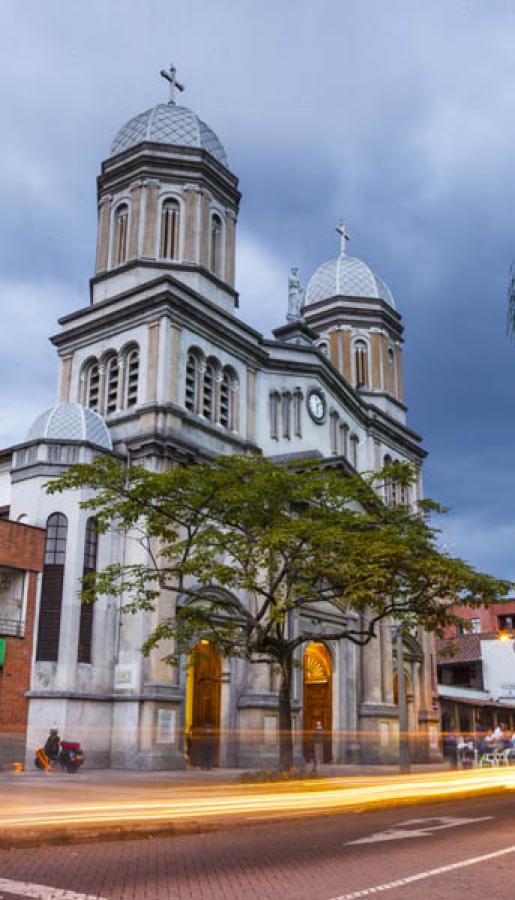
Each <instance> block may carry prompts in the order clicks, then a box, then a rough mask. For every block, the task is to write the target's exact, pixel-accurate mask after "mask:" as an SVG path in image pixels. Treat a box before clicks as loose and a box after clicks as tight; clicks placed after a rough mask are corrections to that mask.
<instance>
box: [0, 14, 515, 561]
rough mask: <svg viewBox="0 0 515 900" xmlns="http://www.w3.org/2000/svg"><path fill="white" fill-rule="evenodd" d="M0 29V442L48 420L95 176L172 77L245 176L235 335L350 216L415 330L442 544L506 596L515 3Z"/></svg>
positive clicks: (411, 345) (358, 243)
mask: <svg viewBox="0 0 515 900" xmlns="http://www.w3.org/2000/svg"><path fill="white" fill-rule="evenodd" d="M1 16H2V27H1V37H0V51H1V52H0V71H1V75H2V77H1V78H0V104H1V109H2V127H1V129H0V134H1V140H0V196H1V207H2V215H1V218H0V302H1V304H2V329H1V331H0V354H1V356H0V359H1V367H0V377H1V391H0V445H2V446H6V445H9V444H11V443H14V442H16V441H18V440H21V439H22V438H23V436H24V434H25V431H26V429H27V427H28V426H29V424H30V422H31V420H32V419H33V418H34V417H35V416H36V415H37V413H38V412H40V411H41V409H43V408H44V407H45V406H47V405H49V404H50V403H51V402H53V399H54V391H55V376H56V365H55V357H54V353H53V350H52V349H51V348H50V346H49V345H48V342H47V337H48V335H49V334H51V333H53V332H54V331H56V330H57V328H56V319H57V317H58V316H59V315H62V314H64V313H67V312H70V311H72V310H73V309H75V308H77V307H78V306H80V305H85V304H86V303H87V302H88V278H89V277H90V276H91V274H92V270H93V261H94V251H95V240H96V198H95V177H96V174H97V172H98V169H99V165H100V161H101V160H102V158H103V157H105V156H106V155H107V153H108V151H109V147H110V142H111V140H112V137H113V135H114V133H115V132H116V130H117V129H118V127H119V126H121V125H122V124H123V123H124V121H126V120H127V119H128V118H130V117H131V116H132V115H135V114H136V113H138V112H140V111H142V110H143V109H146V108H147V107H149V106H151V105H153V104H154V103H156V102H159V101H160V100H163V99H164V98H165V97H166V85H165V84H164V83H163V82H162V81H161V79H160V78H159V70H160V68H161V67H162V66H164V65H168V63H169V62H170V60H171V59H172V60H173V61H174V63H175V64H176V65H177V68H178V72H179V75H180V77H181V79H182V80H184V82H185V83H186V88H187V90H186V93H185V94H184V95H183V102H184V103H185V104H186V105H189V106H191V107H192V108H193V109H194V110H195V111H196V112H197V113H198V114H199V115H200V116H201V117H202V118H204V119H205V120H206V121H207V122H208V123H209V124H210V125H211V126H212V127H213V128H214V130H215V131H216V132H217V133H218V134H219V136H220V137H221V139H222V141H223V142H224V144H225V146H226V148H227V151H228V155H229V159H230V163H231V168H232V169H233V171H235V172H236V173H237V174H238V176H239V177H240V186H241V190H242V192H243V201H242V208H241V216H240V220H239V225H238V235H239V236H238V265H237V279H238V283H237V286H238V289H239V290H240V292H241V298H240V313H241V315H242V317H244V318H245V319H246V320H247V321H249V322H250V323H251V324H252V325H254V326H257V327H259V328H260V329H263V330H265V331H266V332H269V331H270V330H271V329H272V328H273V327H275V326H277V325H278V324H280V323H281V322H280V320H281V318H282V313H281V312H280V311H281V308H283V309H284V310H286V283H287V274H288V269H289V267H290V266H291V265H298V266H299V267H300V270H301V275H302V278H303V281H304V283H306V282H307V280H308V278H309V276H310V274H311V273H312V271H313V270H314V268H315V267H316V266H317V265H318V264H319V263H320V262H322V261H323V260H325V259H327V258H329V257H330V256H332V255H334V254H335V252H336V247H337V242H336V235H335V233H334V226H335V224H336V221H337V220H338V219H339V218H340V217H343V219H344V221H345V223H346V225H347V228H348V230H349V232H350V234H351V244H350V247H349V252H350V253H352V254H353V255H356V256H359V257H361V258H362V259H364V260H365V261H366V262H367V263H369V265H371V266H372V268H374V269H375V270H376V271H377V272H378V274H380V275H381V276H382V277H383V278H384V280H385V281H386V282H387V283H388V285H389V286H390V288H391V290H392V292H393V294H394V297H395V300H396V304H397V308H398V310H399V311H400V312H401V314H402V316H403V320H404V324H405V326H406V348H405V365H406V368H405V382H406V394H407V400H408V404H409V408H410V412H409V423H410V424H411V426H412V427H413V428H415V429H416V430H418V431H420V432H421V433H422V434H423V436H424V439H425V445H426V447H427V449H428V450H429V453H430V456H429V459H428V461H427V465H426V469H425V488H426V492H427V493H428V494H429V495H431V496H434V497H436V498H437V499H440V500H441V501H442V502H444V503H445V504H448V505H449V506H450V507H452V510H453V511H452V513H451V514H450V516H449V518H448V521H447V522H446V523H445V529H444V537H443V539H444V540H445V541H446V542H447V543H448V544H449V545H450V546H451V547H452V549H453V551H454V552H456V553H460V554H461V555H463V556H465V557H466V558H467V559H469V560H470V561H471V562H473V563H474V564H475V565H477V566H478V567H482V568H486V569H490V570H491V571H492V572H494V573H495V574H498V575H504V576H507V577H515V510H514V504H513V497H514V493H515V491H514V489H515V472H514V468H515V467H514V464H513V456H514V453H513V447H514V446H515V409H514V406H515V403H514V401H515V346H513V345H512V344H511V343H510V342H509V341H508V339H507V338H506V334H505V319H506V287H507V278H508V270H509V266H510V263H511V260H512V258H513V257H514V256H515V152H514V148H515V55H514V54H513V37H514V28H515V5H514V4H513V3H511V2H499V0H497V2H496V0H490V2H488V3H484V2H480V0H476V2H474V0H470V2H465V0H454V2H453V3H449V2H448V0H442V2H435V0H433V2H432V3H431V4H427V3H413V0H391V2H389V3H388V4H385V3H384V2H373V0H324V2H320V0H319V2H315V0H312V2H306V0H297V2H295V3H277V2H271V0H264V2H262V3H255V2H250V0H232V2H228V0H217V2H216V3H215V2H208V0H203V2H199V0H193V2H192V0H190V2H188V3H184V2H176V0H162V2H161V0H154V2H152V0H149V2H143V0H141V2H130V0H124V2H122V0H90V2H89V3H87V4H84V3H80V2H64V0H60V2H55V0H46V2H45V3H44V4H42V3H40V2H31V0H25V2H24V3H23V4H20V3H17V2H14V0H13V2H11V0H4V2H3V4H2V9H1Z"/></svg>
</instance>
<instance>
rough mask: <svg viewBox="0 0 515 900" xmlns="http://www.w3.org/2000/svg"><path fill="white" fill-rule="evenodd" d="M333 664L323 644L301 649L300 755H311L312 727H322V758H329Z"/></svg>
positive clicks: (330, 749) (330, 758)
mask: <svg viewBox="0 0 515 900" xmlns="http://www.w3.org/2000/svg"><path fill="white" fill-rule="evenodd" d="M332 676H333V668H332V664H331V657H330V656H329V652H328V650H327V647H326V646H325V644H319V643H316V642H314V641H313V642H312V643H311V644H308V646H307V648H306V651H305V653H304V756H305V758H306V759H312V758H313V731H314V728H315V726H316V724H317V722H321V723H322V727H323V729H324V762H326V763H327V762H331V760H332V729H333V708H332V707H333V698H332Z"/></svg>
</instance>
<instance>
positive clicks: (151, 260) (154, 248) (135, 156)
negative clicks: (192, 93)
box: [91, 65, 240, 311]
mask: <svg viewBox="0 0 515 900" xmlns="http://www.w3.org/2000/svg"><path fill="white" fill-rule="evenodd" d="M161 75H162V76H163V78H165V79H166V81H167V82H168V83H169V99H168V102H167V103H158V104H157V105H156V106H154V107H152V108H151V109H148V110H146V111H145V112H143V113H140V114H139V115H137V116H135V117H134V118H132V119H130V120H129V121H128V122H127V123H126V124H125V125H123V126H122V128H120V130H119V131H118V133H117V134H116V136H115V138H114V141H113V144H112V147H111V152H110V154H109V156H108V157H107V159H106V160H104V162H103V163H102V168H101V173H100V175H99V177H98V181H97V194H98V239H97V256H96V271H95V275H94V277H93V278H92V279H91V298H92V303H93V304H95V303H98V302H101V301H104V300H108V299H110V298H111V297H113V296H117V295H119V294H120V293H123V292H124V291H126V290H130V289H133V288H134V287H136V286H141V285H142V284H143V283H144V282H145V281H151V280H153V279H155V278H156V277H159V276H161V275H162V274H163V270H165V271H169V272H170V273H172V274H173V276H174V277H175V278H177V279H178V280H180V281H182V282H184V283H185V284H187V285H188V286H189V287H191V288H193V289H194V290H196V291H197V292H198V293H200V294H202V295H203V296H206V297H207V298H208V299H209V300H212V301H213V302H215V303H217V304H219V305H220V306H222V307H223V308H224V309H226V310H228V311H232V310H234V308H235V306H237V299H238V298H237V294H236V292H235V290H234V268H235V243H236V220H237V215H238V208H239V201H240V194H239V191H238V179H237V178H236V176H235V175H234V174H233V173H232V172H231V170H230V168H229V162H228V159H227V154H226V152H225V149H224V147H223V145H222V143H221V141H220V139H219V138H218V137H217V135H216V134H215V133H214V131H213V130H212V129H211V128H210V127H209V126H208V125H206V123H205V122H203V121H202V119H200V118H199V117H198V116H197V115H196V114H195V113H194V112H193V111H192V110H190V109H188V108H187V107H185V106H179V105H178V104H177V103H176V96H177V92H182V91H184V85H183V84H182V83H181V82H179V81H178V79H177V72H176V69H175V66H173V65H171V66H170V68H169V69H168V70H162V71H161Z"/></svg>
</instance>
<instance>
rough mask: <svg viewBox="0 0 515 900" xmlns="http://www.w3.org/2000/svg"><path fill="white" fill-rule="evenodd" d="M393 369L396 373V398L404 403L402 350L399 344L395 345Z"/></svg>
mask: <svg viewBox="0 0 515 900" xmlns="http://www.w3.org/2000/svg"><path fill="white" fill-rule="evenodd" d="M395 369H396V373H397V379H396V380H397V399H398V400H400V401H401V403H404V380H403V377H402V351H401V348H400V344H397V345H396V347H395Z"/></svg>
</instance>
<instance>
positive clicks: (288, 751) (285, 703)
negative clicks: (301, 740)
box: [279, 656, 293, 772]
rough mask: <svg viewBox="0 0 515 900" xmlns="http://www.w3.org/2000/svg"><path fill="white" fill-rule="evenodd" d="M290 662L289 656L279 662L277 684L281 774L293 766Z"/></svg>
mask: <svg viewBox="0 0 515 900" xmlns="http://www.w3.org/2000/svg"><path fill="white" fill-rule="evenodd" d="M291 683H292V661H291V657H290V656H289V657H288V658H287V659H285V660H283V661H282V662H281V677H280V683H279V756H280V766H281V769H282V771H283V772H287V771H288V770H289V769H291V767H292V765H293V737H292V726H291Z"/></svg>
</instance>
